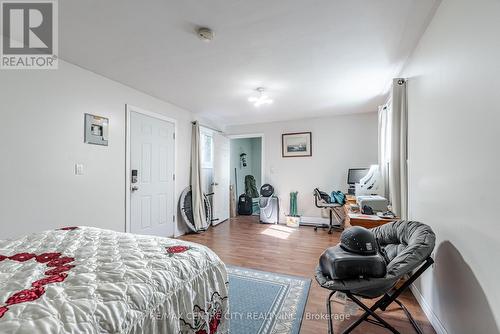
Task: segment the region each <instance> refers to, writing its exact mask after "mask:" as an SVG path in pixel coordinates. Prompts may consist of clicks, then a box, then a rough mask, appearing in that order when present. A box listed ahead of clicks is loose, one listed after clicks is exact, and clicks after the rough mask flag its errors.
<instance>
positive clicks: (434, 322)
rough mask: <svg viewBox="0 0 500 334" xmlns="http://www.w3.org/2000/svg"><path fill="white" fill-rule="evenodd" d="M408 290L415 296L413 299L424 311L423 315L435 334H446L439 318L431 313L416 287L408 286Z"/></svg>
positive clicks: (429, 307)
mask: <svg viewBox="0 0 500 334" xmlns="http://www.w3.org/2000/svg"><path fill="white" fill-rule="evenodd" d="M410 290H411V292H412V293H413V295H414V296H415V299H416V300H417V302H418V304H419V305H420V307H421V308H422V311H424V313H425V315H426V316H427V319H429V322H430V323H431V325H432V327H434V330H435V331H436V333H437V334H448V331H447V330H446V328H445V327H444V326H443V323H442V322H441V320H439V318H438V317H437V316H436V314H435V313H434V312H433V311H432V308H431V306H430V305H429V304H428V303H427V301H426V300H425V299H424V296H422V294H421V293H420V291H419V290H418V289H417V287H416V286H415V285H414V284H412V285H411V286H410Z"/></svg>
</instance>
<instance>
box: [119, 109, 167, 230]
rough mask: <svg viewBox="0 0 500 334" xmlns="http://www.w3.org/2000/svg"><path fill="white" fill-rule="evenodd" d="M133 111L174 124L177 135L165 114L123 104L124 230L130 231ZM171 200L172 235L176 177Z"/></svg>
mask: <svg viewBox="0 0 500 334" xmlns="http://www.w3.org/2000/svg"><path fill="white" fill-rule="evenodd" d="M131 112H135V113H138V114H142V115H146V116H149V117H152V118H156V119H159V120H162V121H167V122H170V123H172V124H174V135H175V136H177V120H175V119H173V118H170V117H167V116H165V115H162V114H159V113H155V112H151V111H148V110H144V109H141V108H139V107H135V106H133V105H130V104H126V105H125V232H130V231H131V228H130V223H131V222H130V186H131V182H130V181H131V180H130V146H131V145H130V113H131ZM174 175H175V176H177V138H175V139H174ZM173 192H174V193H173V194H172V195H173V197H172V198H173V200H174V217H175V219H174V222H173V223H174V235H173V236H174V237H175V236H176V235H177V205H176V201H175V199H176V194H177V178H176V179H175V180H174V189H173Z"/></svg>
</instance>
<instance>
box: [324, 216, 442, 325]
mask: <svg viewBox="0 0 500 334" xmlns="http://www.w3.org/2000/svg"><path fill="white" fill-rule="evenodd" d="M371 231H372V232H373V233H374V234H375V237H376V238H377V239H378V242H379V244H380V246H381V248H383V249H384V250H385V252H386V253H387V257H388V259H389V260H390V262H389V263H388V265H387V274H386V275H385V277H383V278H355V279H346V280H336V279H331V278H329V277H328V276H325V275H324V274H323V272H322V270H321V268H320V267H319V266H318V267H317V268H316V275H315V276H316V280H317V281H318V283H319V285H321V287H323V288H325V289H328V290H331V292H330V294H329V296H328V299H327V310H328V314H329V315H330V316H329V322H328V329H329V333H330V334H333V320H332V318H333V316H332V308H331V298H332V296H333V295H334V293H335V292H336V291H339V292H343V293H345V294H346V296H347V297H348V298H349V299H351V300H352V301H353V302H354V303H356V304H357V305H358V306H359V307H361V308H362V309H363V310H364V311H365V312H364V313H363V314H362V315H361V317H360V318H359V319H357V320H356V321H355V322H353V323H352V324H351V325H350V326H349V327H348V328H347V329H345V330H344V331H343V332H342V333H343V334H347V333H350V332H352V330H354V328H356V327H357V326H359V324H361V323H362V322H363V321H367V322H369V323H372V324H375V325H378V326H381V327H385V328H387V329H388V330H389V331H391V332H392V333H399V332H398V331H397V330H396V329H395V328H394V327H393V326H391V325H390V324H389V323H388V322H387V321H385V320H384V319H382V317H381V316H380V315H379V314H377V313H375V311H377V310H381V311H385V310H386V308H387V307H388V306H389V305H390V304H391V303H392V302H395V303H397V304H398V305H399V306H400V307H401V308H402V309H403V311H404V312H405V314H406V316H407V317H408V320H409V321H410V323H411V324H412V326H413V327H414V328H415V331H416V332H417V333H419V334H420V333H422V330H421V329H420V328H419V326H418V325H417V323H416V322H415V320H414V319H413V317H412V315H411V314H410V312H409V311H408V310H407V309H406V307H405V306H404V305H403V304H402V303H401V302H400V301H399V300H398V299H397V298H398V297H399V295H400V294H401V293H402V292H403V291H405V290H406V289H407V288H408V287H409V286H410V285H411V284H412V283H413V282H414V281H415V280H416V279H417V278H418V277H419V276H420V275H422V273H423V272H424V271H425V270H427V268H429V267H430V266H431V265H432V264H433V263H434V261H433V260H432V258H431V253H432V251H433V250H434V244H435V239H436V237H435V234H434V232H433V231H432V229H431V228H430V227H429V226H427V225H425V224H422V223H419V222H415V221H403V220H400V221H395V222H392V223H388V224H385V225H382V226H379V227H376V228H373V229H371ZM405 275H410V277H409V278H408V279H407V280H406V281H405V282H404V283H403V284H402V285H401V286H399V287H396V283H397V282H398V281H399V280H400V279H401V278H402V277H403V276H405ZM358 297H362V298H368V299H375V298H379V297H380V298H379V299H378V300H377V301H376V302H375V303H374V304H373V306H371V307H368V306H366V305H365V304H363V303H362V302H361V300H360V299H358Z"/></svg>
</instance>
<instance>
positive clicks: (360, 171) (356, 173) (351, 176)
mask: <svg viewBox="0 0 500 334" xmlns="http://www.w3.org/2000/svg"><path fill="white" fill-rule="evenodd" d="M369 170H370V169H369V168H350V169H349V172H348V173H347V184H349V185H354V184H356V183H359V181H360V180H361V179H362V178H363V177H364V176H365V175H366V174H367V173H368V171H369Z"/></svg>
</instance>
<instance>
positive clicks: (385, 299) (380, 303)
mask: <svg viewBox="0 0 500 334" xmlns="http://www.w3.org/2000/svg"><path fill="white" fill-rule="evenodd" d="M433 263H434V260H433V259H432V258H431V257H428V258H427V259H426V260H425V262H424V264H423V265H421V266H420V267H419V268H418V269H417V271H415V272H414V273H413V275H411V276H410V278H409V279H408V280H406V282H404V283H403V284H402V285H401V286H400V287H399V288H397V289H393V290H391V291H389V292H386V293H385V294H384V295H383V296H382V297H381V298H380V299H379V300H377V301H376V302H375V304H373V306H372V307H368V306H366V305H365V304H363V303H362V302H361V301H360V300H359V299H358V298H357V297H356V296H354V295H353V294H352V293H351V292H350V291H340V292H343V293H345V294H346V296H347V297H348V298H349V299H351V300H352V301H353V302H354V303H356V304H357V305H358V306H359V307H361V308H362V309H363V310H364V311H365V313H363V314H362V315H361V317H360V318H359V319H357V320H356V321H355V322H353V323H352V324H350V325H349V327H347V328H346V329H345V330H344V331H343V332H342V334H348V333H351V332H352V331H353V330H354V329H355V328H356V327H357V326H359V325H360V324H361V323H362V322H363V321H366V322H369V323H371V324H374V325H377V326H380V327H384V328H387V329H388V330H389V331H391V332H392V333H394V334H400V332H398V331H397V330H396V329H395V328H394V327H393V326H391V325H390V324H389V323H388V322H387V321H385V320H384V319H382V317H380V316H379V315H378V314H377V313H375V311H377V310H381V311H385V310H386V309H387V307H388V306H389V305H390V304H392V302H395V303H397V304H398V305H399V306H400V307H401V308H402V309H403V311H404V313H405V314H406V317H407V318H408V320H409V321H410V323H411V325H412V326H413V328H414V329H415V331H416V332H417V333H418V334H422V329H420V327H419V326H418V324H417V322H416V321H415V319H414V318H413V316H412V315H411V313H410V312H409V311H408V309H407V308H406V307H405V306H404V305H403V303H401V302H400V301H399V300H398V299H397V298H398V297H399V295H401V293H402V292H403V291H405V290H406V289H407V288H408V287H409V286H410V285H411V284H413V282H415V280H416V279H417V278H418V277H419V276H420V275H422V273H423V272H424V271H426V270H427V268H429V267H430V266H432V264H433ZM335 292H337V291H332V292H330V294H329V296H328V299H327V302H326V307H327V310H328V315H329V321H328V333H329V334H334V333H333V315H332V305H331V298H332V297H333V295H334V294H335ZM370 316H371V317H373V318H374V319H370V318H369V317H370Z"/></svg>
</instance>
